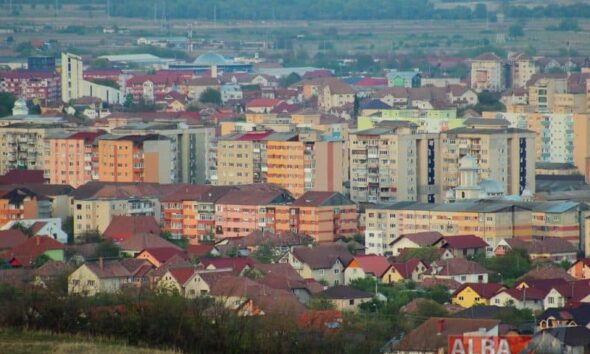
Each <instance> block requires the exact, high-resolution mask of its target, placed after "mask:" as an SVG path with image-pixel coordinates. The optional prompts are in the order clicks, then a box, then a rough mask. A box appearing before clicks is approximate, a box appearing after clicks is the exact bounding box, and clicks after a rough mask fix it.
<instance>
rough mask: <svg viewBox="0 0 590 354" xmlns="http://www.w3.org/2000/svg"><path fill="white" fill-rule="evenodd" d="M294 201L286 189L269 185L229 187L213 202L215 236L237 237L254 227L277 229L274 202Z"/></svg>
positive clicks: (255, 228)
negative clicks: (230, 188)
mask: <svg viewBox="0 0 590 354" xmlns="http://www.w3.org/2000/svg"><path fill="white" fill-rule="evenodd" d="M292 201H293V197H292V196H291V195H290V194H289V192H287V191H286V190H284V189H282V188H279V187H277V186H274V185H271V184H259V185H249V186H248V185H246V186H240V187H239V188H236V189H232V190H230V191H229V192H227V193H226V194H225V195H223V196H222V197H221V198H219V199H218V200H217V202H216V204H215V237H217V238H223V237H240V236H246V235H248V234H250V233H251V232H252V231H256V230H263V231H264V230H268V231H270V232H274V231H275V230H276V225H275V223H276V216H275V211H276V209H275V207H274V206H276V205H282V204H286V203H289V202H292Z"/></svg>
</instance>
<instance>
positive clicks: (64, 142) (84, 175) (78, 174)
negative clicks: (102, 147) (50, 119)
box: [45, 131, 105, 188]
mask: <svg viewBox="0 0 590 354" xmlns="http://www.w3.org/2000/svg"><path fill="white" fill-rule="evenodd" d="M103 134H105V133H104V132H103V131H97V132H78V133H74V134H68V135H66V136H61V137H57V136H55V137H50V138H48V139H47V142H48V144H49V154H48V156H47V160H46V163H45V169H46V170H47V171H48V172H49V183H51V184H69V185H71V186H72V187H74V188H78V187H79V186H81V185H83V184H85V183H87V182H90V181H92V180H96V179H98V145H97V143H96V139H97V138H98V137H99V136H101V135H103Z"/></svg>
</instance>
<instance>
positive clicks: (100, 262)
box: [98, 257, 104, 269]
mask: <svg viewBox="0 0 590 354" xmlns="http://www.w3.org/2000/svg"><path fill="white" fill-rule="evenodd" d="M98 267H99V268H100V269H103V267H104V262H103V260H102V257H98Z"/></svg>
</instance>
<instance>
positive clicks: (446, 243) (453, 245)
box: [441, 235, 489, 258]
mask: <svg viewBox="0 0 590 354" xmlns="http://www.w3.org/2000/svg"><path fill="white" fill-rule="evenodd" d="M488 247H489V245H488V243H487V242H485V241H484V240H483V239H482V238H481V237H477V236H475V235H457V236H445V237H443V240H442V242H441V248H443V249H446V250H449V251H450V252H451V253H452V254H453V257H454V258H467V257H473V256H475V255H477V254H483V255H485V254H486V251H487V248H488Z"/></svg>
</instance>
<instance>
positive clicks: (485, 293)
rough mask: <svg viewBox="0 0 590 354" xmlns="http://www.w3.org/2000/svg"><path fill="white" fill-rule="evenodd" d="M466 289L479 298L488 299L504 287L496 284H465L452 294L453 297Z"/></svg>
mask: <svg viewBox="0 0 590 354" xmlns="http://www.w3.org/2000/svg"><path fill="white" fill-rule="evenodd" d="M467 288H470V289H471V290H473V291H475V292H476V293H477V294H478V295H479V296H480V297H481V298H483V299H489V298H491V297H492V296H494V295H495V294H497V293H498V291H500V290H502V289H503V288H504V286H503V285H502V284H496V283H465V284H463V285H462V286H461V287H460V288H459V289H457V290H456V291H455V292H454V293H453V296H456V295H458V294H459V293H461V292H462V291H463V290H465V289H467Z"/></svg>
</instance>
